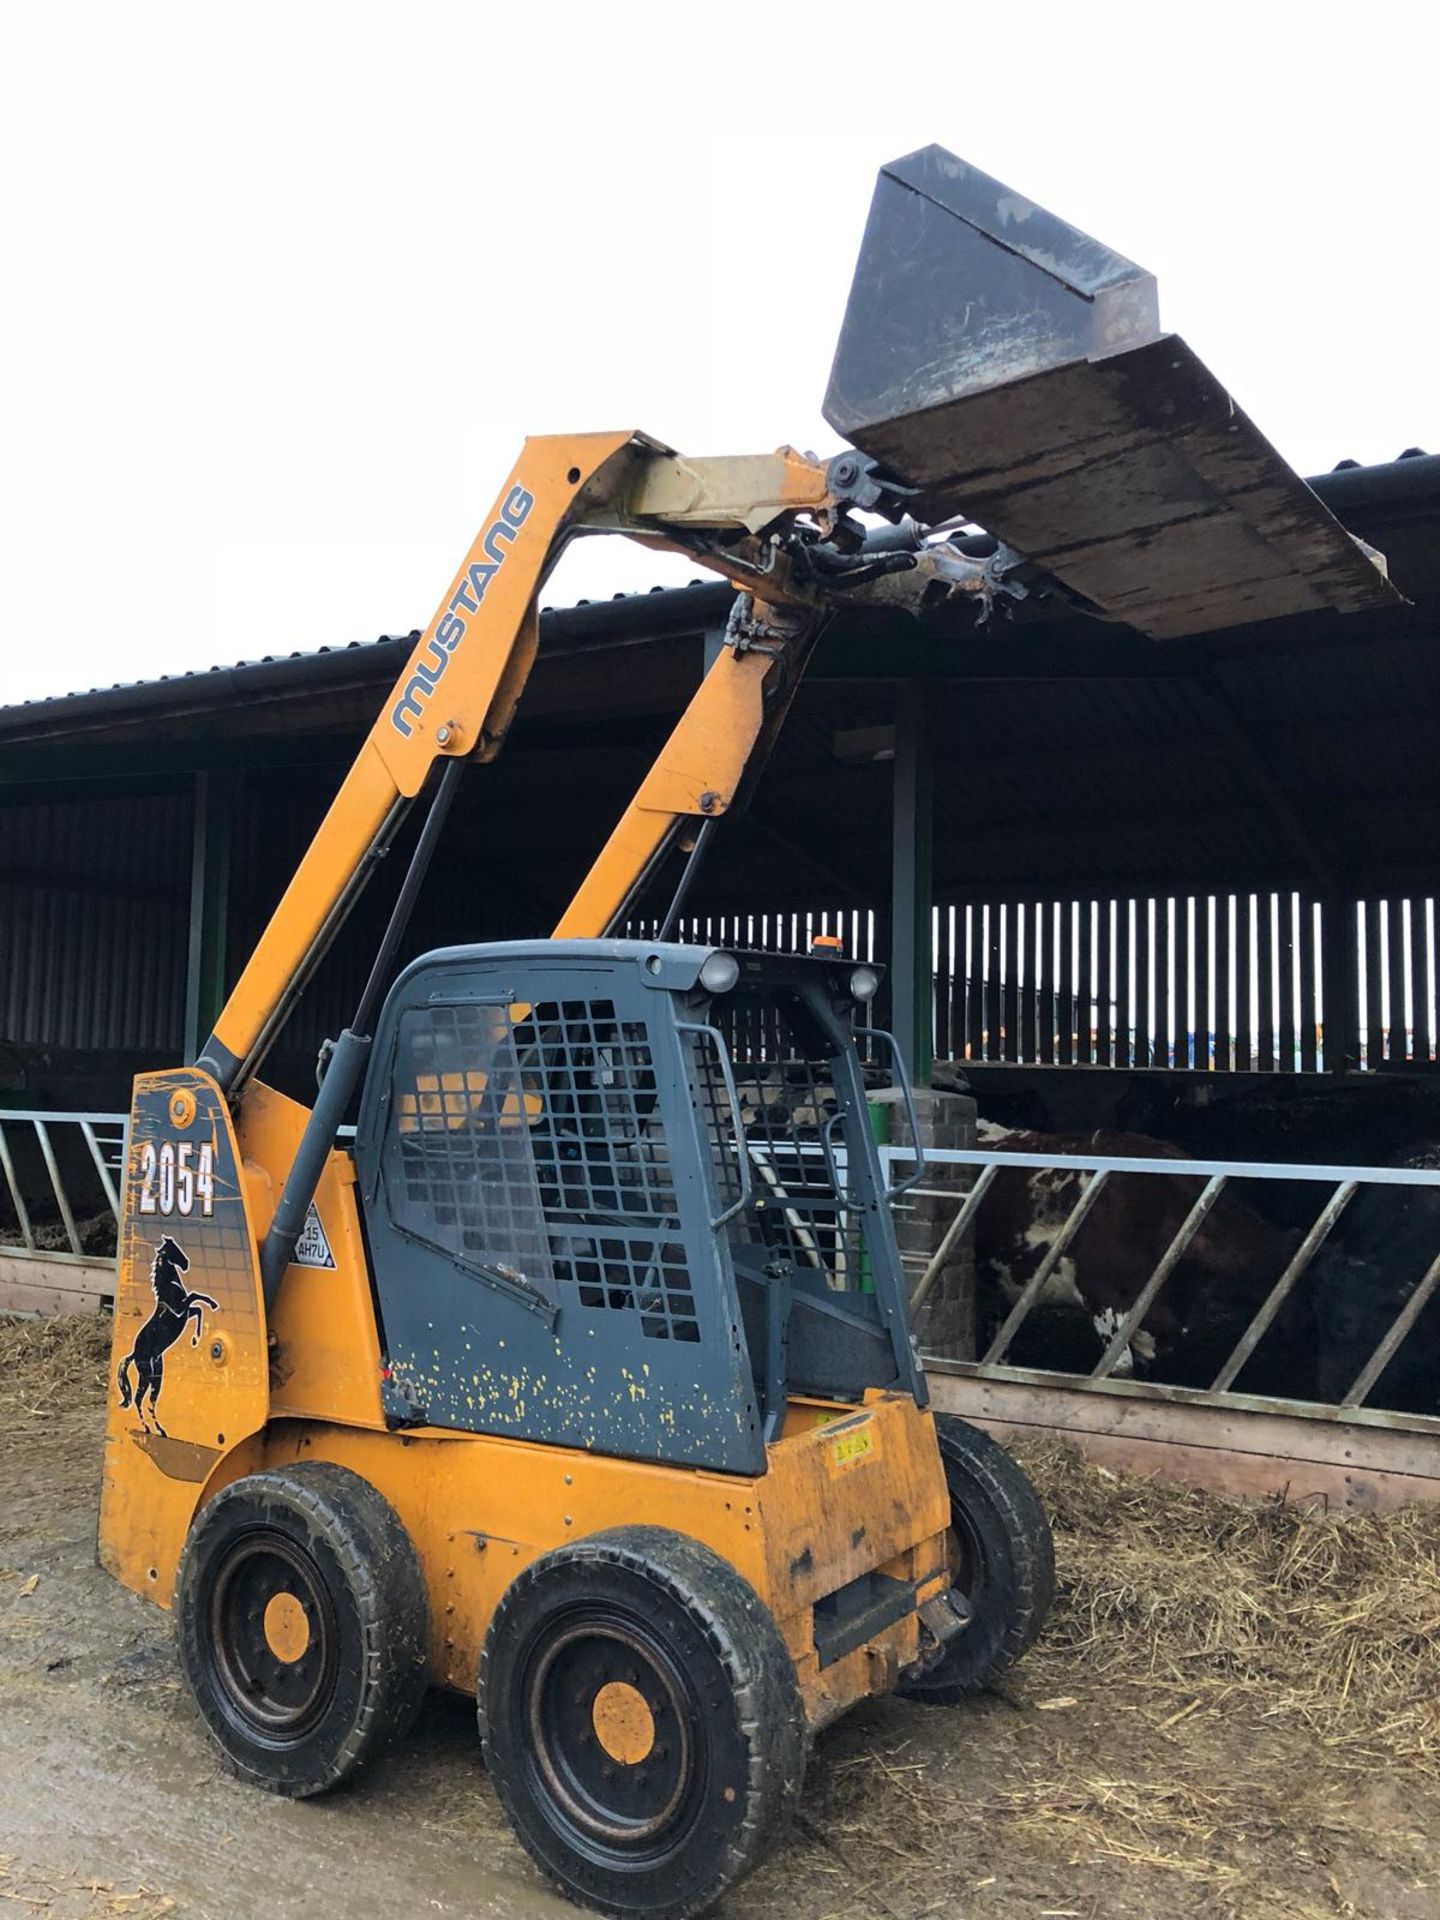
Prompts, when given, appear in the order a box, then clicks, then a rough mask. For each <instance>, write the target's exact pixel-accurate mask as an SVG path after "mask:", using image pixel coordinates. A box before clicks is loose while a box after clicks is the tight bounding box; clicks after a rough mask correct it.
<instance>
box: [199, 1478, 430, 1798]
mask: <svg viewBox="0 0 1440 1920" xmlns="http://www.w3.org/2000/svg"><path fill="white" fill-rule="evenodd" d="M267 1591H269V1592H271V1597H272V1601H273V1599H274V1597H275V1596H276V1595H278V1594H280V1593H281V1592H284V1593H288V1594H290V1595H291V1597H292V1599H294V1600H296V1601H298V1603H299V1605H300V1608H301V1611H302V1612H303V1614H304V1616H305V1622H306V1627H307V1630H308V1637H307V1639H306V1643H305V1645H304V1647H303V1649H302V1651H301V1653H300V1654H299V1656H298V1657H296V1658H295V1659H294V1660H292V1661H290V1662H283V1661H281V1660H280V1659H279V1658H278V1657H277V1656H276V1655H275V1653H274V1652H273V1651H272V1650H271V1644H270V1641H269V1636H268V1630H267V1628H266V1625H265V1622H266V1620H268V1617H269V1615H268V1607H267V1609H266V1612H265V1613H264V1614H263V1615H262V1614H261V1612H260V1601H261V1600H262V1599H263V1597H264V1595H265V1593H266V1592H267ZM247 1602H248V1606H247ZM428 1615H429V1608H428V1604H427V1600H426V1592H425V1581H424V1576H423V1575H422V1573H421V1571H420V1562H419V1559H418V1558H417V1556H416V1553H415V1548H414V1546H413V1545H412V1543H411V1541H410V1537H409V1535H408V1534H407V1533H406V1531H405V1529H404V1527H403V1526H402V1525H401V1523H400V1521H399V1519H398V1518H397V1517H396V1514H395V1512H394V1510H393V1508H391V1506H390V1505H389V1504H388V1502H387V1501H386V1500H384V1499H383V1498H382V1497H381V1495H380V1494H378V1493H377V1492H376V1491H375V1489H374V1487H372V1486H371V1485H370V1484H369V1482H368V1481H365V1480H362V1479H361V1478H360V1476H359V1475H358V1474H355V1473H351V1472H350V1471H349V1470H348V1468H345V1467H337V1466H334V1465H332V1464H331V1463H330V1462H328V1461H306V1462H305V1463H303V1464H302V1465H300V1466H295V1467H287V1468H285V1469H283V1470H276V1471H270V1472H265V1473H255V1474H251V1475H249V1476H248V1477H247V1478H245V1479H243V1480H237V1481H235V1482H233V1483H232V1484H231V1485H230V1486H228V1487H225V1488H224V1489H223V1490H222V1491H221V1492H220V1493H218V1494H217V1495H216V1496H215V1498H214V1499H213V1500H212V1501H210V1502H209V1504H208V1505H207V1506H205V1507H203V1508H202V1509H201V1511H200V1513H199V1515H198V1516H197V1518H196V1520H195V1522H194V1525H193V1526H192V1527H191V1529H190V1537H189V1539H188V1540H187V1541H186V1543H185V1551H184V1554H183V1555H182V1557H181V1561H180V1571H179V1576H178V1579H177V1582H176V1599H175V1617H176V1632H177V1637H178V1640H179V1647H180V1661H181V1665H182V1667H183V1669H184V1673H185V1678H186V1681H187V1682H188V1684H189V1687H190V1692H191V1694H192V1695H193V1697H194V1700H195V1704H196V1706H197V1707H198V1708H199V1710H200V1716H201V1719H202V1720H203V1721H204V1723H205V1727H206V1731H207V1732H208V1733H209V1735H210V1738H211V1740H212V1741H213V1742H214V1744H215V1745H216V1746H217V1747H218V1748H219V1750H220V1752H221V1754H222V1755H223V1756H224V1758H225V1759H226V1760H227V1761H228V1762H229V1764H230V1765H231V1766H232V1767H233V1768H234V1770H235V1772H236V1773H238V1774H239V1775H240V1776H241V1777H242V1778H243V1779H245V1780H249V1781H252V1782H253V1783H254V1784H255V1785H256V1786H261V1787H267V1788H269V1789H270V1791H271V1792H272V1793H282V1794H287V1795H289V1796H291V1797H293V1798H297V1799H299V1798H305V1797H307V1796H309V1795H311V1794H316V1793H326V1792H328V1791H329V1789H330V1788H332V1787H336V1786H339V1785H340V1783H341V1781H343V1780H347V1779H348V1778H349V1777H350V1776H351V1775H352V1774H353V1773H354V1772H355V1770H356V1769H357V1768H358V1767H360V1766H362V1765H363V1764H364V1762H365V1761H366V1760H368V1759H370V1758H371V1757H372V1755H374V1754H375V1753H377V1752H378V1751H380V1749H381V1748H383V1747H385V1746H388V1745H389V1744H391V1742H393V1741H395V1740H398V1739H400V1738H401V1737H402V1736H403V1735H404V1734H405V1733H406V1732H408V1731H409V1729H410V1727H411V1726H412V1725H413V1724H414V1720H415V1716H416V1714H417V1713H418V1712H419V1710H420V1706H421V1703H422V1701H423V1700H424V1697H425V1687H426V1661H427V1655H428V1651H429V1623H428ZM290 1617H291V1619H292V1620H293V1618H294V1612H293V1608H292V1609H291V1616H290ZM262 1642H264V1644H262ZM312 1654H313V1665H308V1664H307V1663H310V1662H311V1660H312ZM307 1673H315V1675H316V1677H315V1679H314V1681H313V1686H311V1691H310V1694H309V1696H308V1697H307V1698H306V1699H305V1700H304V1701H303V1702H302V1703H300V1704H299V1705H297V1703H296V1702H295V1701H294V1700H293V1699H288V1698H285V1697H284V1696H285V1695H286V1694H287V1693H296V1692H300V1691H302V1688H303V1686H304V1685H310V1683H309V1682H308V1681H307V1680H306V1678H305V1676H306V1675H307ZM266 1676H269V1677H268V1679H267V1677H266ZM266 1687H268V1688H269V1689H270V1692H269V1693H268V1694H267V1693H265V1692H264V1689H265V1688H266ZM302 1706H303V1711H302V1710H301V1707H302ZM267 1707H268V1708H269V1718H268V1720H267V1719H266V1718H265V1709H266V1708H267Z"/></svg>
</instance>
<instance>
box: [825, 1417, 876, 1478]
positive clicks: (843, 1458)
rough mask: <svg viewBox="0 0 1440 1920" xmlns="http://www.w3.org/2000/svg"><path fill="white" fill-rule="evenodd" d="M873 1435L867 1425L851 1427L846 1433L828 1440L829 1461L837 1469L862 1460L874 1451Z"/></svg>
mask: <svg viewBox="0 0 1440 1920" xmlns="http://www.w3.org/2000/svg"><path fill="white" fill-rule="evenodd" d="M874 1447H875V1436H874V1435H873V1434H872V1433H871V1431H870V1429H869V1427H868V1426H864V1427H852V1428H851V1429H850V1431H849V1432H848V1433H842V1434H839V1435H837V1436H836V1438H835V1439H834V1440H832V1441H831V1442H830V1462H831V1465H832V1466H834V1467H835V1468H837V1469H843V1468H845V1467H853V1466H854V1465H855V1463H856V1461H857V1460H863V1459H864V1458H865V1457H866V1455H867V1454H869V1453H871V1452H873V1451H874Z"/></svg>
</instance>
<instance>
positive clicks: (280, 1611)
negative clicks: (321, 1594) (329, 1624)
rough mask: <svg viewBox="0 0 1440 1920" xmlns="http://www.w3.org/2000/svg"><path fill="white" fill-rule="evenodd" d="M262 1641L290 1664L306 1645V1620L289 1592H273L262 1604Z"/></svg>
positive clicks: (287, 1664)
mask: <svg viewBox="0 0 1440 1920" xmlns="http://www.w3.org/2000/svg"><path fill="white" fill-rule="evenodd" d="M265 1644H266V1646H267V1647H269V1649H270V1651H271V1652H272V1653H273V1654H274V1656H275V1658H276V1659H277V1660H283V1661H284V1662H285V1664H286V1666H291V1667H293V1666H294V1664H295V1662H296V1661H297V1660H298V1659H299V1658H300V1657H301V1655H302V1654H303V1653H304V1652H305V1649H306V1648H307V1647H308V1646H309V1645H310V1622H309V1621H308V1620H307V1619H306V1617H305V1609H304V1607H302V1606H301V1604H300V1602H299V1601H298V1600H297V1599H296V1598H295V1596H294V1594H293V1593H277V1594H276V1595H275V1596H274V1598H273V1599H272V1600H271V1602H270V1604H269V1606H267V1607H266V1609H265Z"/></svg>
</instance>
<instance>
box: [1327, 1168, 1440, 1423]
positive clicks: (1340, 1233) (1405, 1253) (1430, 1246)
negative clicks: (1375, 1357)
mask: <svg viewBox="0 0 1440 1920" xmlns="http://www.w3.org/2000/svg"><path fill="white" fill-rule="evenodd" d="M1394 1164H1395V1165H1397V1166H1402V1167H1417V1168H1425V1169H1430V1170H1437V1169H1440V1145H1437V1144H1435V1143H1434V1142H1429V1143H1425V1144H1422V1145H1420V1146H1418V1147H1414V1148H1412V1149H1411V1150H1410V1151H1409V1152H1407V1153H1404V1154H1402V1155H1401V1156H1400V1157H1399V1158H1398V1159H1397V1160H1396V1161H1395V1162H1394ZM1437 1256H1440V1187H1391V1186H1362V1187H1361V1188H1360V1190H1359V1192H1358V1193H1357V1194H1356V1195H1355V1198H1354V1199H1353V1200H1352V1201H1351V1202H1350V1204H1349V1206H1348V1207H1347V1208H1346V1210H1345V1212H1344V1213H1343V1214H1341V1216H1340V1219H1339V1222H1338V1223H1337V1225H1336V1226H1335V1228H1334V1230H1333V1231H1332V1232H1331V1234H1330V1237H1329V1239H1328V1240H1327V1241H1326V1243H1325V1245H1324V1246H1323V1247H1322V1248H1321V1249H1320V1252H1319V1253H1318V1254H1317V1255H1316V1256H1315V1264H1314V1266H1313V1268H1312V1270H1311V1272H1310V1275H1309V1277H1308V1279H1307V1281H1306V1283H1305V1284H1306V1285H1307V1287H1308V1288H1309V1290H1310V1293H1311V1296H1312V1299H1313V1308H1314V1321H1315V1353H1316V1365H1317V1370H1318V1375H1319V1379H1318V1392H1319V1397H1320V1399H1322V1400H1326V1401H1330V1402H1339V1401H1341V1400H1343V1399H1344V1397H1345V1395H1346V1394H1347V1393H1348V1392H1349V1391H1350V1389H1351V1387H1352V1386H1354V1384H1355V1382H1356V1381H1357V1380H1358V1379H1359V1377H1360V1374H1361V1371H1362V1369H1363V1368H1364V1367H1365V1364H1366V1362H1367V1361H1368V1360H1369V1359H1370V1357H1371V1355H1372V1354H1373V1353H1374V1352H1375V1351H1376V1349H1377V1348H1378V1347H1379V1345H1380V1342H1381V1340H1383V1339H1384V1337H1385V1335H1386V1333H1388V1331H1389V1330H1390V1328H1391V1326H1392V1325H1393V1324H1394V1321H1395V1317H1396V1315H1397V1314H1398V1313H1399V1312H1400V1310H1401V1308H1402V1307H1403V1306H1404V1305H1405V1303H1406V1301H1407V1300H1409V1298H1410V1296H1411V1294H1412V1293H1413V1292H1414V1291H1415V1288H1416V1286H1417V1285H1418V1284H1419V1282H1420V1281H1421V1280H1422V1279H1423V1278H1424V1276H1425V1274H1426V1272H1427V1271H1428V1270H1429V1267H1430V1265H1431V1263H1432V1261H1434V1260H1435V1259H1436V1257H1437ZM1365 1404H1366V1405H1367V1406H1372V1407H1383V1408H1386V1409H1388V1410H1389V1411H1390V1412H1392V1413H1426V1414H1440V1289H1437V1291H1436V1292H1435V1293H1433V1294H1431V1296H1430V1298H1429V1300H1428V1301H1427V1303H1426V1304H1425V1305H1424V1306H1423V1307H1422V1308H1421V1309H1420V1312H1419V1315H1418V1317H1417V1318H1416V1321H1415V1324H1414V1325H1413V1326H1412V1327H1411V1329H1410V1331H1409V1333H1408V1334H1407V1335H1406V1336H1405V1339H1404V1340H1403V1341H1402V1342H1401V1344H1400V1346H1399V1348H1398V1349H1397V1351H1396V1353H1395V1355H1394V1357H1393V1358H1392V1359H1391V1360H1390V1361H1389V1362H1388V1363H1387V1364H1386V1366H1385V1368H1384V1370H1383V1371H1382V1372H1381V1374H1380V1376H1379V1378H1378V1379H1377V1380H1376V1382H1375V1384H1374V1386H1373V1388H1372V1389H1371V1390H1370V1392H1369V1394H1368V1395H1367V1396H1366V1402H1365Z"/></svg>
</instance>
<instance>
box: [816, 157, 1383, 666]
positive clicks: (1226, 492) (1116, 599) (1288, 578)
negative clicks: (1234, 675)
mask: <svg viewBox="0 0 1440 1920" xmlns="http://www.w3.org/2000/svg"><path fill="white" fill-rule="evenodd" d="M824 410H825V418H826V419H827V420H828V421H829V423H830V425H831V426H832V427H834V428H835V429H836V431H837V432H839V433H841V434H843V435H844V436H845V437H846V439H848V440H849V441H851V442H852V443H853V444H854V445H855V446H857V447H859V448H860V449H861V451H862V452H864V453H868V454H870V455H871V456H872V457H874V458H875V459H876V460H878V461H879V462H880V463H881V464H882V465H883V466H884V467H885V468H886V469H887V470H888V471H889V472H890V473H891V474H892V475H893V476H894V477H895V478H896V479H897V480H900V481H903V482H904V483H905V484H907V485H909V486H912V487H915V488H917V489H918V497H917V500H916V503H915V510H916V512H917V513H918V514H919V515H920V516H921V517H922V518H923V519H925V520H928V521H930V522H932V523H933V522H936V521H939V520H942V519H946V518H950V517H953V516H955V515H957V514H961V513H963V514H964V515H965V516H966V517H967V518H969V519H971V520H974V521H976V522H978V523H979V524H980V525H981V526H983V527H985V528H986V529H987V530H988V531H989V532H990V533H993V534H995V535H997V536H998V537H999V538H1000V539H1002V540H1004V541H1006V542H1008V544H1009V545H1011V546H1013V547H1015V548H1017V549H1019V550H1020V551H1021V552H1022V553H1024V554H1026V555H1028V556H1029V558H1030V559H1032V560H1033V561H1035V562H1036V563H1037V564H1038V565H1040V566H1042V567H1044V568H1045V569H1046V570H1047V571H1048V572H1050V573H1052V574H1053V575H1054V576H1055V577H1056V578H1057V579H1058V580H1060V581H1061V582H1062V583H1063V584H1064V585H1065V586H1067V587H1068V588H1070V589H1071V590H1072V591H1073V592H1075V593H1077V594H1079V595H1081V596H1083V598H1084V599H1086V600H1088V601H1089V602H1091V603H1092V605H1094V606H1095V607H1096V608H1098V609H1099V610H1100V611H1101V612H1102V613H1104V614H1106V615H1108V616H1109V617H1110V618H1112V619H1117V620H1123V621H1125V622H1126V623H1127V624H1129V625H1131V626H1133V627H1137V628H1138V629H1139V630H1140V631H1141V632H1143V633H1148V634H1151V635H1153V636H1155V637H1156V638H1174V637H1178V636H1180V635H1183V634H1191V633H1204V632H1209V631H1212V630H1214V629H1216V628H1219V627H1229V626H1236V625H1239V624H1242V623H1246V622H1250V621H1256V620H1274V619H1281V618H1284V617H1286V616H1288V615H1290V614H1296V613H1307V612H1317V611H1320V610H1322V609H1333V610H1337V611H1340V612H1347V613H1349V612H1359V611H1362V610H1364V609H1366V608H1376V607H1384V606H1387V605H1388V606H1394V605H1398V604H1400V595H1399V594H1398V593H1396V591H1395V589H1394V588H1393V587H1391V585H1390V584H1389V582H1388V580H1387V579H1386V577H1385V574H1384V571H1383V568H1382V566H1381V565H1380V564H1377V561H1376V560H1375V559H1374V558H1373V557H1372V556H1371V555H1370V553H1369V552H1368V550H1367V549H1365V548H1363V547H1362V546H1361V545H1360V544H1359V543H1358V542H1357V541H1355V540H1354V539H1353V538H1352V537H1351V536H1350V535H1349V534H1348V533H1347V532H1346V531H1345V529H1344V528H1343V527H1342V526H1341V525H1340V523H1339V522H1338V521H1337V520H1336V519H1335V518H1334V516H1333V515H1332V514H1331V513H1330V512H1329V511H1328V510H1327V509H1326V508H1325V507H1324V506H1323V505H1322V503H1321V501H1320V500H1319V499H1318V497H1317V496H1316V495H1315V494H1314V493H1313V492H1312V491H1311V489H1310V488H1309V487H1307V486H1306V484H1305V482H1304V481H1303V480H1302V479H1301V478H1300V477H1299V476H1298V475H1297V474H1296V473H1295V472H1294V471H1293V469H1292V468H1291V467H1289V466H1288V465H1287V464H1286V462H1285V461H1284V460H1282V459H1281V457H1280V455H1279V454H1278V453H1277V452H1276V451H1275V449H1274V448H1273V447H1272V446H1271V445H1270V443H1269V442H1268V441H1267V440H1266V439H1265V437H1264V436H1263V434H1261V433H1260V432H1259V430H1258V429H1257V428H1256V427H1255V426H1254V425H1253V424H1252V422H1251V421H1250V420H1249V419H1247V418H1246V416H1245V415H1244V414H1243V413H1241V412H1240V410H1239V408H1238V407H1237V406H1236V405H1235V403H1234V401H1233V400H1232V399H1231V397H1230V395H1229V394H1228V393H1227V392H1226V390H1225V388H1224V387H1223V386H1222V385H1221V383H1220V382H1219V381H1218V380H1217V379H1216V378H1215V377H1214V375H1213V374H1211V373H1210V372H1209V371H1208V370H1207V369H1206V367H1205V366H1204V365H1203V363H1202V362H1201V361H1200V360H1199V359H1198V358H1197V357H1196V355H1195V354H1194V353H1193V352H1192V351H1191V350H1190V348H1189V347H1188V346H1186V344H1185V343H1184V341H1183V340H1180V339H1179V338H1177V337H1176V336H1174V335H1172V334H1165V333H1162V332H1161V330H1160V325H1159V310H1158V303H1157V299H1156V288H1155V281H1154V279H1153V278H1152V277H1151V276H1150V275H1149V274H1148V273H1146V272H1144V270H1143V269H1142V268H1140V267H1137V266H1136V265H1135V264H1134V263H1133V262H1132V261H1129V260H1126V259H1124V258H1123V257H1122V256H1121V255H1120V254H1117V253H1112V252H1111V251H1110V249H1109V248H1108V247H1103V246H1101V245H1100V244H1099V242H1098V241H1095V240H1092V239H1090V238H1089V236H1088V235H1086V234H1083V233H1081V232H1080V231H1079V230H1078V229H1077V228H1075V227H1072V226H1070V225H1069V224H1068V223H1067V222H1065V221H1063V220H1060V219H1057V218H1056V217H1055V215H1053V214H1050V213H1047V212H1045V210H1044V209H1043V208H1041V207H1037V206H1035V205H1034V204H1033V203H1032V202H1031V201H1028V200H1026V199H1024V198H1023V197H1022V196H1021V195H1019V194H1017V193H1012V192H1011V191H1010V189H1009V188H1007V187H1004V186H1002V185H1001V184H1000V182H999V181H997V180H993V179H991V178H990V176H989V175H988V174H984V173H981V172H979V170H978V169H976V168H974V167H970V166H967V165H966V164H965V163H964V161H962V160H957V159H956V158H955V156H954V155H953V154H950V153H947V152H946V151H945V150H944V148H943V147H925V148H922V149H921V150H920V151H919V152H918V153H913V154H910V155H908V156H907V157H906V158H905V159H903V160H897V161H894V162H893V163H892V164H891V165H890V166H887V167H886V168H884V169H883V171H882V172H881V174H880V178H879V180H878V182H877V184H876V188H875V197H874V200H873V201H872V203H871V208H870V217H869V221H868V223H867V225H866V229H865V237H864V240H863V242H862V244H861V249H860V258H859V261H858V263H857V266H856V270H855V278H854V282H853V284H852V286H851V290H850V299H849V304H848V306H847V308H846V312H845V320H844V324H843V326H842V328H841V332H840V341H839V345H838V347H837V349H836V354H835V363H834V366H833V368H832V370H831V375H830V386H829V390H828V392H827V394H826V398H825V409H824Z"/></svg>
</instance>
